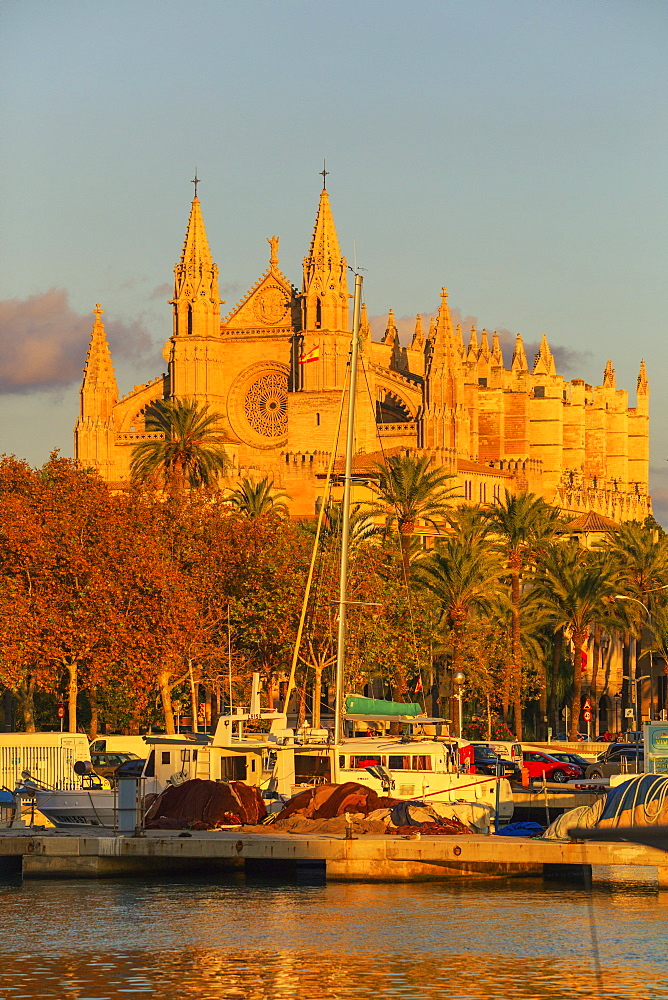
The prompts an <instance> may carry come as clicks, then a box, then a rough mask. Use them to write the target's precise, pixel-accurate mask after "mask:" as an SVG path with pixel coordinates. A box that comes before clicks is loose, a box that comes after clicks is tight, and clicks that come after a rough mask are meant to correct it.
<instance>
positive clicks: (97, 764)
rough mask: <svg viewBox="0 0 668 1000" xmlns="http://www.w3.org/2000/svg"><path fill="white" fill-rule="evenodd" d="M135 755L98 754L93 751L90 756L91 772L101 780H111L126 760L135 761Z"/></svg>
mask: <svg viewBox="0 0 668 1000" xmlns="http://www.w3.org/2000/svg"><path fill="white" fill-rule="evenodd" d="M137 759H138V758H137V754H136V753H129V752H128V753H98V752H97V751H95V752H94V753H92V754H91V755H90V761H91V764H92V765H93V770H94V771H95V773H96V774H99V776H100V777H101V778H113V777H114V776H115V773H116V768H117V767H119V766H120V765H121V764H124V763H125V761H126V760H137Z"/></svg>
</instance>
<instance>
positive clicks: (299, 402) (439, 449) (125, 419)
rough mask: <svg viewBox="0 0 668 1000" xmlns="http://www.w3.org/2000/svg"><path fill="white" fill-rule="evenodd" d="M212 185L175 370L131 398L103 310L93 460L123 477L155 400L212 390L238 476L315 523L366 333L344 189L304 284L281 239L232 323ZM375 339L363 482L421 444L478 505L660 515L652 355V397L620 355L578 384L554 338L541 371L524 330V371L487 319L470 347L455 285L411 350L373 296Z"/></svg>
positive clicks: (366, 357)
mask: <svg viewBox="0 0 668 1000" xmlns="http://www.w3.org/2000/svg"><path fill="white" fill-rule="evenodd" d="M196 192H197V189H196V188H195V197H194V199H193V202H192V206H191V209H190V218H189V220H188V225H187V229H186V236H185V242H184V245H183V251H182V253H181V259H180V261H179V263H178V264H177V265H176V267H175V268H174V297H173V299H172V301H171V303H170V305H171V306H172V313H173V328H172V334H171V336H170V338H169V340H168V341H167V342H166V344H165V348H164V352H163V356H164V358H165V361H166V362H167V372H166V373H165V374H162V375H158V376H157V377H156V378H154V379H152V380H151V381H149V382H148V383H146V384H145V385H135V386H134V387H133V389H132V390H131V391H130V392H128V393H126V394H125V395H124V396H119V394H118V386H117V383H116V377H115V374H114V369H113V364H112V358H111V353H110V350H109V346H108V343H107V339H106V335H105V330H104V324H103V322H102V309H101V307H100V306H97V307H96V309H95V322H94V324H93V330H92V335H91V341H90V347H89V351H88V356H87V359H86V365H85V368H84V377H83V383H82V386H81V392H80V399H81V403H80V415H79V419H78V421H77V424H76V428H75V433H74V440H75V457H76V458H77V459H78V460H79V462H80V463H81V464H82V465H84V466H86V467H94V468H96V469H98V470H99V472H100V474H101V475H102V476H103V478H104V479H106V480H107V481H109V482H110V483H113V484H114V485H116V486H118V487H121V486H122V484H123V483H124V482H125V483H127V481H128V480H129V478H130V461H131V458H132V453H133V449H134V446H135V445H137V444H138V443H139V442H141V441H144V440H146V439H147V437H149V436H150V432H147V431H146V427H145V416H144V415H145V411H146V408H147V407H148V406H149V405H150V404H151V403H153V402H155V401H156V400H158V399H171V398H190V399H195V400H197V401H199V402H200V403H202V404H205V403H206V404H208V405H209V408H210V411H211V412H216V413H218V414H220V415H221V425H220V426H221V437H222V438H223V440H224V442H225V449H226V451H227V454H228V457H229V463H230V464H229V469H228V473H227V482H226V485H233V484H234V482H235V480H236V479H238V478H239V477H241V476H249V477H254V478H262V477H264V476H266V475H269V476H270V477H271V478H273V480H274V483H275V486H276V487H277V488H280V489H281V490H284V491H285V492H286V493H287V494H289V496H290V497H291V501H290V507H291V512H292V514H293V516H295V517H308V516H312V515H313V514H314V512H315V510H316V509H317V505H318V502H319V500H320V499H321V498H322V496H323V493H324V492H325V479H326V472H327V467H328V463H329V458H330V455H331V454H332V452H333V451H336V452H340V451H342V449H343V442H344V440H345V433H344V431H342V432H341V433H340V434H338V437H337V425H338V419H339V417H338V415H339V409H340V404H341V394H342V391H343V389H344V385H345V379H346V370H347V364H348V356H349V351H350V344H351V302H352V300H351V295H350V286H351V285H352V282H351V281H349V270H350V269H349V268H348V265H347V262H346V259H345V257H343V256H342V254H341V250H340V247H339V241H338V236H337V233H336V228H335V225H334V219H333V215H332V210H331V206H330V200H329V193H328V191H327V190H326V188H325V187H323V190H322V192H321V194H320V202H319V205H318V210H317V214H316V219H315V226H314V230H313V235H312V237H311V243H310V246H309V248H308V252H307V254H306V256H305V258H304V262H303V274H302V282H301V291H298V290H297V288H296V287H295V286H294V285H292V284H291V282H290V281H289V279H288V278H287V277H286V276H285V275H284V274H283V272H282V271H281V268H280V266H279V255H278V247H279V241H278V237H276V236H273V237H271V238H269V239H268V240H267V243H268V244H269V263H268V266H267V268H266V269H265V270H264V272H263V273H262V274H261V275H260V277H259V278H258V280H257V281H256V282H255V284H254V285H253V286H252V287H251V288H250V289H249V290H248V292H247V293H246V294H245V295H244V296H243V298H242V299H241V300H240V301H239V302H238V303H237V304H236V305H235V306H234V308H233V309H232V310H231V311H230V312H229V313H228V314H227V315H226V316H225V317H224V318H222V319H221V305H222V304H223V303H222V302H221V299H220V294H219V290H218V267H217V266H216V264H215V263H214V262H213V258H212V255H211V251H210V248H209V242H208V238H207V234H206V230H205V228H204V220H203V217H202V209H201V205H200V201H199V198H198V197H197V193H196ZM360 346H361V359H362V371H361V372H360V377H359V379H358V401H357V417H356V430H355V440H356V452H357V457H356V462H355V464H356V467H357V468H358V470H360V471H361V475H362V478H363V470H371V469H372V466H373V463H374V462H377V461H382V459H383V456H388V455H392V454H399V453H401V452H410V453H415V454H426V455H429V456H432V457H433V460H434V464H435V465H436V466H438V467H442V468H443V469H444V470H446V471H447V472H449V473H451V474H452V475H453V476H456V477H457V479H458V481H459V487H460V491H461V496H462V498H463V500H464V501H465V502H468V503H489V502H492V501H493V500H494V499H500V498H502V497H503V495H504V492H505V490H509V491H510V492H511V493H516V492H521V491H523V490H529V491H530V492H532V493H536V494H539V495H541V496H542V497H544V498H545V500H547V501H548V502H549V503H551V504H554V505H556V506H558V507H560V508H561V509H562V510H563V511H564V513H572V515H573V517H574V518H576V517H577V516H578V515H581V514H587V513H590V512H593V513H594V514H598V515H603V516H604V517H607V518H610V519H612V520H613V521H616V522H621V521H624V520H630V519H633V520H641V521H642V520H644V519H645V517H647V515H648V514H650V513H651V501H650V498H649V495H648V471H649V386H648V382H647V375H646V372H645V366H644V362H642V363H641V365H640V374H639V376H638V385H637V393H636V405H635V406H634V407H630V406H629V401H628V393H627V391H626V390H624V389H618V388H617V385H616V382H615V370H614V368H613V366H612V362H608V364H607V365H606V368H605V371H604V373H603V382H602V385H599V386H591V385H588V384H586V383H585V382H584V380H582V379H578V378H575V379H572V380H571V381H567V380H566V379H564V378H563V376H561V375H559V374H558V373H557V371H556V367H555V362H554V358H553V355H552V353H551V351H550V347H549V345H548V342H547V339H546V338H545V337H543V339H542V343H541V346H540V350H539V353H538V354H537V355H536V358H535V360H534V362H533V364H532V365H530V364H529V361H528V359H527V357H526V354H525V351H524V347H523V344H522V339H521V337H520V336H519V335H518V337H517V339H516V342H515V349H514V353H513V357H512V361H511V364H510V368H506V367H505V365H504V359H503V356H502V353H501V346H500V343H499V338H498V335H497V334H496V333H494V334H493V335H492V336H491V343H490V336H489V335H488V333H487V331H486V330H482V331H481V333H480V334H478V332H477V331H476V329H475V328H473V329H472V330H471V333H470V339H469V343H468V344H465V343H464V339H463V337H462V331H461V327H460V326H454V325H453V322H452V318H451V315H450V310H449V307H448V294H447V290H446V289H445V288H443V289H442V290H441V292H440V304H439V305H438V310H437V312H436V314H435V318H434V319H432V320H431V322H430V323H429V326H428V328H427V329H425V328H424V326H423V322H422V317H421V316H419V315H418V316H417V317H416V320H415V332H414V334H413V337H412V340H411V342H410V344H403V345H402V344H401V343H400V340H399V335H398V332H397V328H396V325H395V321H394V316H393V313H392V310H390V312H389V315H388V320H387V328H386V330H385V334H384V336H383V337H382V339H381V340H380V341H374V340H373V338H372V336H371V329H370V326H369V321H368V317H367V313H366V308H365V307H363V308H362V320H361V329H360ZM337 442H338V443H337Z"/></svg>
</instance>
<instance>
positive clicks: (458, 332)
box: [455, 323, 466, 358]
mask: <svg viewBox="0 0 668 1000" xmlns="http://www.w3.org/2000/svg"><path fill="white" fill-rule="evenodd" d="M455 347H456V348H457V350H458V351H459V356H460V358H463V357H465V355H466V347H465V346H464V337H463V336H462V324H461V323H458V324H457V326H456V327H455Z"/></svg>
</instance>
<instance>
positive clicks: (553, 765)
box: [522, 750, 582, 784]
mask: <svg viewBox="0 0 668 1000" xmlns="http://www.w3.org/2000/svg"><path fill="white" fill-rule="evenodd" d="M523 757H524V763H523V765H522V766H523V767H526V769H527V771H528V772H529V781H536V780H537V779H538V780H542V777H543V775H545V778H546V779H547V781H558V782H559V783H560V784H561V783H562V782H564V781H571V780H572V779H573V778H580V777H581V776H582V771H581V770H580V768H579V767H575V765H574V764H566V763H564V761H561V760H555V758H554V757H550V755H549V753H543V752H542V751H541V750H525V751H524V754H523Z"/></svg>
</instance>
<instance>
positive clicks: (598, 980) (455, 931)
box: [0, 869, 668, 1000]
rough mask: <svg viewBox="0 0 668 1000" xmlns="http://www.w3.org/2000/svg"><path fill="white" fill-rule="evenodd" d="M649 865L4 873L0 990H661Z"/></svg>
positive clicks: (264, 997)
mask: <svg viewBox="0 0 668 1000" xmlns="http://www.w3.org/2000/svg"><path fill="white" fill-rule="evenodd" d="M646 871H647V870H646V869H645V870H641V869H634V870H626V871H625V872H624V873H622V872H621V870H620V872H619V877H615V878H613V881H611V882H609V883H606V884H602V883H598V882H595V883H594V886H593V889H592V890H591V891H589V890H587V889H585V888H584V887H583V886H581V885H568V884H564V883H551V882H544V881H543V880H542V879H535V878H534V879H521V880H493V879H485V880H465V879H462V880H459V881H449V882H430V883H412V884H389V883H381V884H379V883H374V884H363V883H346V884H344V883H325V882H324V881H319V880H318V879H317V877H307V878H306V880H304V879H298V878H295V879H294V880H289V879H285V880H267V879H260V878H253V879H251V878H249V877H246V876H244V875H242V874H240V875H238V876H236V875H233V876H226V877H225V878H217V879H216V880H215V881H211V880H209V879H204V878H201V877H198V878H193V877H189V878H186V877H183V878H177V877H175V878H174V879H172V880H165V879H164V878H160V879H153V880H150V881H149V880H139V879H118V880H100V881H92V880H85V881H58V882H56V881H27V880H26V881H21V880H20V879H19V878H18V877H16V878H14V879H12V878H7V879H5V880H4V881H1V882H0V940H1V942H2V962H1V963H0V997H2V998H3V1000H4V998H7V1000H38V998H39V1000H121V998H122V1000H133V998H140V997H142V998H153V997H156V998H157V997H160V998H167V1000H171V998H172V997H179V998H183V1000H227V998H240V1000H344V998H354V1000H371V998H373V1000H385V998H387V1000H390V998H392V1000H393V998H401V1000H436V998H439V1000H442V998H444V997H445V998H452V1000H481V998H488V997H490V998H491V997H494V998H499V997H500V998H505V997H512V998H513V1000H538V998H540V1000H573V998H578V997H582V998H584V997H587V998H605V1000H607V998H610V1000H622V998H627V997H628V998H631V997H633V998H636V1000H643V998H650V997H651V998H652V1000H661V998H668V947H667V939H668V933H667V932H668V892H666V891H659V890H658V888H657V885H656V882H655V881H654V880H649V881H643V878H646ZM609 874H612V875H615V873H609Z"/></svg>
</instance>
